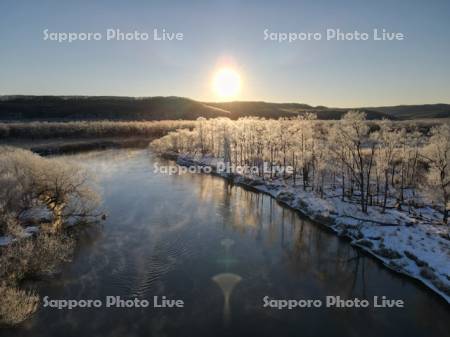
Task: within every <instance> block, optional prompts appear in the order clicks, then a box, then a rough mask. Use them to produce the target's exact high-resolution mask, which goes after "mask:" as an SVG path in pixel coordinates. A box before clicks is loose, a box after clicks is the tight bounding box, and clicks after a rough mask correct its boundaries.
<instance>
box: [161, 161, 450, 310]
mask: <svg viewBox="0 0 450 337" xmlns="http://www.w3.org/2000/svg"><path fill="white" fill-rule="evenodd" d="M168 156H169V157H171V158H172V159H176V161H177V163H178V165H181V166H209V167H211V168H212V169H213V171H214V168H215V167H217V165H218V163H219V162H218V161H217V160H215V159H212V158H195V159H194V158H193V157H190V156H181V155H176V154H168ZM216 173H217V172H216ZM217 174H218V175H220V176H222V177H224V178H227V179H229V180H232V181H233V183H235V184H238V185H242V186H244V187H248V188H251V189H254V190H256V191H259V192H262V193H266V194H269V195H271V196H272V197H273V198H275V199H276V200H278V201H280V202H281V203H283V204H285V205H287V206H289V207H291V208H293V209H295V210H298V211H300V212H301V213H303V214H305V215H306V216H308V217H309V218H310V219H312V220H314V221H316V222H318V223H320V224H323V225H325V226H327V227H328V228H330V229H331V230H333V231H334V232H335V233H336V234H337V235H339V236H342V237H346V238H348V239H349V240H350V242H351V244H352V245H354V246H357V247H359V248H361V249H363V250H365V251H366V252H368V253H369V254H371V255H373V256H374V257H376V258H377V259H379V260H381V261H382V262H383V264H384V265H385V266H387V267H388V268H390V269H391V270H394V271H396V272H399V273H402V274H405V275H408V276H410V277H413V278H415V279H417V280H419V281H421V282H422V283H423V284H425V285H426V286H427V287H429V288H430V289H432V290H433V291H435V292H436V293H438V294H439V295H441V296H442V297H443V298H444V299H445V300H446V301H447V302H448V303H450V231H449V226H445V225H439V224H438V222H439V219H440V218H441V216H442V215H441V214H440V213H439V212H437V211H436V210H434V209H433V208H431V207H423V208H420V209H414V210H413V211H411V212H410V213H409V212H407V211H402V210H397V209H387V210H386V212H385V213H382V212H381V210H380V209H379V208H375V207H369V210H368V214H365V213H362V212H361V211H360V209H359V205H357V204H353V203H349V202H343V201H341V198H340V197H339V196H332V195H325V197H324V198H320V197H318V196H317V195H316V194H315V193H313V192H308V191H304V190H303V188H302V187H301V186H292V185H288V184H286V183H285V182H284V181H283V180H282V179H279V180H273V181H267V180H266V181H263V180H262V179H261V178H259V177H255V176H242V175H238V174H229V173H217Z"/></svg>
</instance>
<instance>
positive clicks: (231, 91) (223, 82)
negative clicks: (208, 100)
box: [213, 68, 241, 99]
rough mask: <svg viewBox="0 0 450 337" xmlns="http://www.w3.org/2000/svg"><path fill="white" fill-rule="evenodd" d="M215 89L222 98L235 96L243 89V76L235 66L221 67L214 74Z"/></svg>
mask: <svg viewBox="0 0 450 337" xmlns="http://www.w3.org/2000/svg"><path fill="white" fill-rule="evenodd" d="M213 90H214V92H215V93H216V95H217V96H218V97H220V98H222V99H224V98H234V97H236V96H237V95H238V94H239V91H240V90H241V76H239V73H238V72H237V71H236V70H234V69H233V68H221V69H219V70H217V72H216V73H215V74H214V77H213Z"/></svg>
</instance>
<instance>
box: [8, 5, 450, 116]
mask: <svg viewBox="0 0 450 337" xmlns="http://www.w3.org/2000/svg"><path fill="white" fill-rule="evenodd" d="M449 19H450V1H448V0H442V1H438V0H431V1H414V0H411V1H402V0H400V1H385V0H382V1H362V0H355V1H350V0H348V1H320V0H319V1H317V0H316V1H273V2H272V3H268V2H267V1H123V0H122V1H76V2H75V1H73V2H69V1H61V0H59V1H21V0H1V2H0V46H1V47H0V48H1V49H0V94H36V95H38V94H52V95H127V96H156V95H163V96H168V95H176V96H185V97H191V98H194V99H199V100H206V101H211V100H216V99H217V97H215V96H214V93H213V92H212V90H211V76H212V74H213V72H214V70H215V69H216V68H217V66H218V64H220V62H221V60H223V59H224V58H226V59H231V60H233V62H234V64H235V66H236V68H237V69H238V70H239V72H240V74H241V76H242V78H243V85H242V91H241V94H240V96H239V97H237V99H239V100H265V101H276V102H302V103H308V104H313V105H327V106H340V107H354V106H374V105H394V104H420V103H437V102H441V103H450V64H449V63H450V61H449V60H450V57H449V56H450V20H449ZM111 27H113V28H119V29H121V30H123V31H131V30H135V29H136V30H139V31H142V32H144V31H145V32H152V30H153V28H160V29H162V28H165V29H166V30H169V31H179V32H183V33H184V40H183V41H166V42H155V41H122V42H117V41H114V42H113V41H84V42H80V41H78V42H73V43H71V44H68V43H63V44H59V43H57V42H51V41H44V40H43V30H44V29H46V28H47V29H49V30H50V31H53V32H72V31H74V32H101V33H103V34H104V32H105V30H106V29H107V28H111ZM266 28H267V29H269V30H270V31H283V32H302V31H303V32H305V31H311V32H321V33H323V32H324V31H325V30H326V29H327V28H340V29H342V30H344V31H353V30H355V29H356V30H359V31H361V32H364V31H368V32H371V31H372V29H373V28H386V29H388V30H390V31H396V32H402V33H404V34H405V35H406V37H407V38H406V40H404V41H395V42H393V41H390V42H388V41H353V42H349V41H339V42H337V41H309V42H307V41H304V42H296V43H291V44H287V43H281V44H280V43H277V42H273V41H264V39H263V38H264V34H263V31H264V29H266Z"/></svg>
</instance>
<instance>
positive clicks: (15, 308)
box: [0, 285, 39, 325]
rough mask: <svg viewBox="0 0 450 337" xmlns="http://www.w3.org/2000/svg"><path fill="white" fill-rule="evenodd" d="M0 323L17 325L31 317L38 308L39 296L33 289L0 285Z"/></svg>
mask: <svg viewBox="0 0 450 337" xmlns="http://www.w3.org/2000/svg"><path fill="white" fill-rule="evenodd" d="M0 298H1V299H2V300H1V305H0V324H2V325H15V324H18V323H20V322H23V321H24V320H26V319H27V318H29V317H30V316H31V315H32V314H33V313H34V312H35V311H36V310H37V308H38V304H39V296H37V295H36V294H35V293H34V292H32V291H26V290H21V289H18V288H14V287H7V286H5V285H0Z"/></svg>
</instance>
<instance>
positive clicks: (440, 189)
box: [422, 124, 450, 223]
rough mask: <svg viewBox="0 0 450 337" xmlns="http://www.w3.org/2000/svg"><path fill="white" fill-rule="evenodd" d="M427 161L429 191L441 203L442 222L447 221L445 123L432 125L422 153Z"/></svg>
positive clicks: (448, 143)
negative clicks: (428, 167) (428, 166)
mask: <svg viewBox="0 0 450 337" xmlns="http://www.w3.org/2000/svg"><path fill="white" fill-rule="evenodd" d="M422 156H423V157H424V158H426V160H427V161H428V163H429V165H430V169H429V171H428V182H429V184H430V185H431V189H430V192H432V193H433V196H434V197H435V198H436V199H437V200H438V201H439V202H440V203H441V205H442V209H443V213H444V215H443V222H444V223H447V222H448V210H449V208H450V205H449V197H450V127H449V126H448V125H447V124H444V125H441V126H438V127H434V128H433V129H432V130H431V137H430V141H429V144H428V146H426V147H425V149H424V152H423V155H422Z"/></svg>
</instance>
